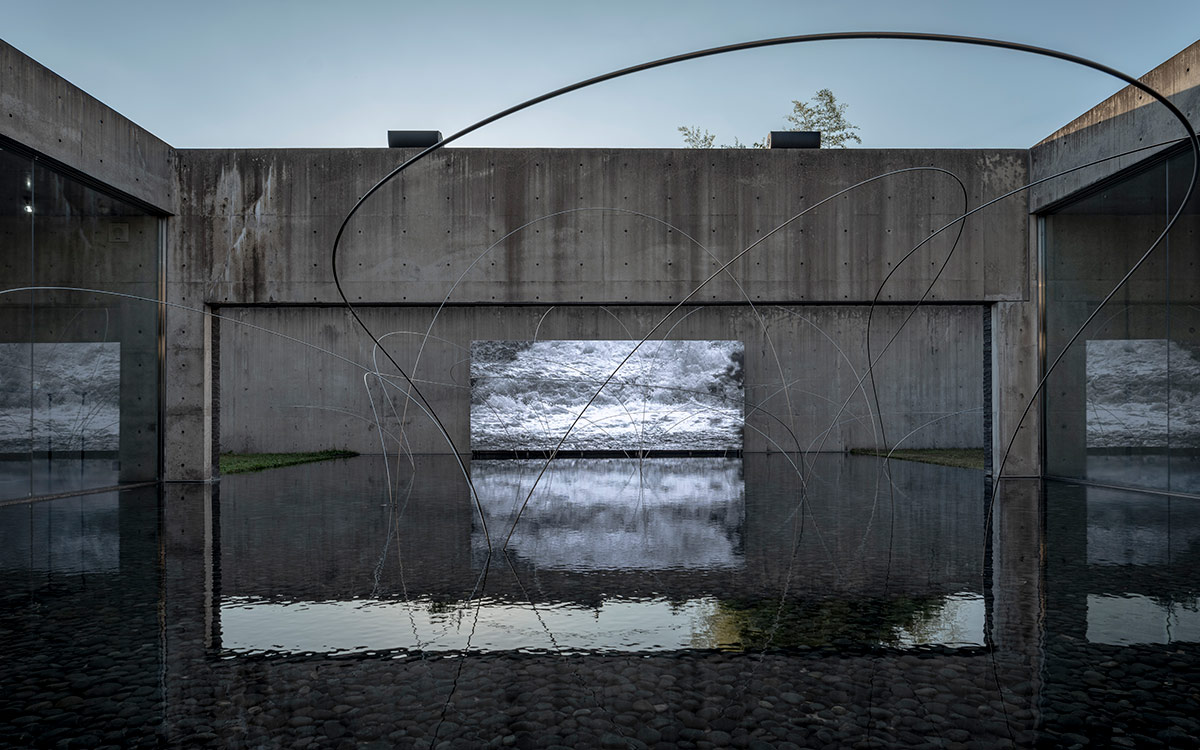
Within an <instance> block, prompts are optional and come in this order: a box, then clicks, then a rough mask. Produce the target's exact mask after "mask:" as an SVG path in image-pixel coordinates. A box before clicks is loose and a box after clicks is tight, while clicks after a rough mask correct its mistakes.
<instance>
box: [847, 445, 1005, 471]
mask: <svg viewBox="0 0 1200 750" xmlns="http://www.w3.org/2000/svg"><path fill="white" fill-rule="evenodd" d="M850 452H851V453H853V454H854V455H856V456H887V455H888V453H887V451H876V450H870V449H867V448H855V449H854V450H852V451H850ZM892 460H893V461H897V460H898V461H920V462H921V463H923V464H938V465H939V466H955V467H957V468H960V469H978V470H980V471H983V448H921V449H916V450H899V451H894V452H893V453H892Z"/></svg>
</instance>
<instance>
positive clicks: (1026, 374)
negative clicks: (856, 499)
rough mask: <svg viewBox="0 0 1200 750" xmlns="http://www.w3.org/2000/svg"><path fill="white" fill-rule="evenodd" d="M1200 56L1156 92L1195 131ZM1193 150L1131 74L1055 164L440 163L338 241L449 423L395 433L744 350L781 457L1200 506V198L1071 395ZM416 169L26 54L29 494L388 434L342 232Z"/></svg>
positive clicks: (15, 257)
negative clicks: (970, 451) (155, 105)
mask: <svg viewBox="0 0 1200 750" xmlns="http://www.w3.org/2000/svg"><path fill="white" fill-rule="evenodd" d="M1198 63H1200V43H1198V44H1196V45H1192V46H1191V47H1189V48H1188V49H1186V50H1184V51H1183V52H1181V53H1180V54H1179V55H1176V56H1175V57H1173V58H1172V59H1171V60H1169V61H1167V62H1166V63H1164V64H1163V65H1161V66H1159V67H1158V68H1156V69H1155V70H1154V71H1151V72H1150V73H1149V74H1147V76H1146V78H1145V81H1146V82H1147V83H1149V84H1150V85H1151V86H1153V87H1155V88H1156V89H1158V90H1159V91H1162V92H1164V93H1166V94H1168V95H1169V96H1171V97H1172V99H1173V101H1174V102H1175V103H1176V104H1177V105H1178V106H1179V107H1180V109H1182V110H1183V111H1184V112H1185V113H1187V115H1188V116H1189V117H1190V118H1192V120H1193V122H1196V121H1197V115H1196V112H1197V107H1198V106H1200V65H1198ZM1182 135H1183V133H1182V132H1181V128H1180V127H1179V124H1178V123H1177V122H1176V121H1174V120H1173V119H1172V118H1171V117H1170V115H1169V113H1167V112H1165V111H1164V110H1163V108H1162V107H1161V106H1159V105H1157V104H1155V103H1152V102H1151V101H1150V100H1149V99H1148V97H1146V96H1145V95H1144V94H1142V93H1141V92H1139V91H1137V90H1136V89H1132V88H1131V89H1125V90H1123V91H1121V92H1119V93H1118V94H1116V95H1114V96H1113V97H1112V98H1111V99H1109V100H1108V101H1106V102H1104V103H1102V104H1100V105H1099V106H1097V107H1096V108H1095V109H1093V110H1092V111H1090V112H1088V113H1086V114H1084V115H1083V116H1082V117H1080V118H1079V119H1078V120H1076V121H1075V122H1073V123H1070V124H1069V125H1067V126H1066V127H1064V128H1063V129H1062V130H1060V131H1059V132H1057V133H1054V134H1053V135H1051V136H1050V137H1049V138H1047V139H1046V140H1045V141H1043V142H1042V143H1039V144H1037V145H1035V146H1033V147H1032V148H1031V149H1028V150H1024V149H1015V150H1014V149H1005V150H998V149H968V150H897V149H893V150H872V149H854V150H849V151H828V150H769V151H758V150H711V151H706V150H683V149H662V150H657V149H643V150H627V149H555V150H539V149H520V150H517V149H453V148H448V149H445V150H442V151H439V152H437V153H436V154H434V155H433V156H432V157H431V158H430V159H428V160H426V161H425V162H423V163H422V164H420V165H418V166H417V167H415V168H414V169H413V170H412V171H410V172H407V173H406V174H405V175H404V176H403V177H402V178H401V179H398V180H395V181H393V182H392V183H390V184H389V185H388V186H386V187H385V188H384V189H382V190H381V191H380V192H379V193H377V194H376V195H375V196H374V197H373V198H372V199H371V201H370V202H368V203H367V204H366V205H365V207H364V208H363V210H362V211H360V212H359V213H358V214H357V215H356V216H355V218H354V220H353V221H352V222H351V223H350V225H349V226H348V228H347V232H346V236H345V240H344V242H343V245H342V248H341V250H340V253H339V257H338V271H339V273H340V274H341V279H342V285H343V288H344V289H345V292H346V295H347V297H348V298H349V300H350V301H351V302H352V303H353V304H354V305H355V306H357V308H358V309H359V311H360V314H361V315H362V318H363V320H364V321H365V322H366V323H367V325H368V326H369V327H370V328H371V329H372V331H374V332H375V333H376V334H377V335H383V334H389V336H388V338H387V340H386V345H387V347H388V350H389V352H390V354H391V356H392V357H394V358H395V361H396V362H397V363H398V364H399V365H400V366H402V367H403V368H405V370H406V371H407V372H408V373H409V374H410V375H411V376H412V377H413V378H414V380H415V381H416V382H417V383H418V384H419V386H420V388H421V390H422V392H423V393H424V394H425V396H426V397H427V398H428V400H429V402H430V404H431V405H432V406H433V408H434V411H435V412H436V413H437V415H438V416H439V417H440V420H441V421H442V423H443V424H444V427H445V431H446V435H443V434H442V432H441V431H440V429H438V427H437V426H436V425H435V423H434V422H433V421H432V420H431V419H429V418H428V417H427V416H425V415H423V414H422V413H420V411H419V409H417V408H416V407H415V406H409V407H408V408H404V407H403V406H402V405H400V406H399V408H398V411H397V413H395V414H391V415H385V417H384V418H383V421H384V422H386V423H387V427H388V431H387V433H386V434H385V436H384V445H385V446H386V447H388V449H389V450H392V449H394V448H395V447H396V446H397V445H398V444H399V443H400V442H403V444H405V445H406V446H407V447H408V448H410V449H411V450H412V451H414V452H416V453H426V454H437V453H446V452H449V451H451V450H452V449H457V450H458V451H460V452H466V451H467V450H468V449H469V446H470V424H469V415H470V409H469V407H470V398H471V389H470V385H471V383H470V367H469V351H470V347H471V343H472V342H473V341H480V340H492V339H509V340H532V339H575V340H591V339H629V340H631V341H636V340H639V339H641V338H642V337H643V336H647V335H649V336H651V338H676V339H703V340H728V339H736V340H738V341H741V342H742V343H743V345H744V349H745V363H744V368H745V375H744V377H745V401H746V403H745V407H744V408H745V417H746V430H745V438H744V439H745V442H744V450H745V451H746V452H748V453H756V452H777V451H783V452H792V451H795V452H800V451H818V450H819V451H839V452H840V451H844V450H847V449H853V448H877V447H888V448H891V447H894V446H896V445H897V444H900V446H901V447H979V446H985V447H987V448H990V451H989V453H990V455H991V456H992V460H993V468H994V469H995V470H997V471H999V470H1001V468H1002V474H1003V476H1006V477H1035V476H1042V475H1047V476H1056V477H1061V478H1068V479H1075V480H1081V481H1091V482H1099V483H1107V484H1114V485H1123V486H1134V487H1142V488H1151V489H1158V490H1169V491H1173V492H1184V493H1190V494H1197V493H1200V472H1198V471H1197V451H1198V449H1200V424H1198V423H1197V419H1196V417H1195V416H1194V414H1196V413H1200V409H1197V408H1196V406H1197V405H1198V400H1200V338H1198V334H1197V333H1196V329H1197V322H1198V321H1197V314H1196V311H1195V305H1196V295H1197V291H1198V289H1197V287H1198V286H1200V284H1198V282H1197V279H1198V277H1197V274H1196V272H1195V268H1194V264H1195V257H1196V251H1197V249H1200V248H1198V247H1197V209H1196V206H1197V205H1200V203H1198V202H1197V201H1196V200H1195V199H1193V200H1192V202H1191V204H1190V205H1189V206H1188V207H1187V208H1186V210H1185V212H1184V215H1183V216H1182V217H1181V219H1180V221H1179V223H1177V224H1176V226H1175V228H1174V229H1173V230H1172V232H1171V233H1170V236H1169V237H1168V238H1167V241H1166V242H1164V243H1163V245H1162V247H1161V248H1160V249H1159V250H1157V251H1156V253H1155V254H1154V255H1153V256H1152V257H1151V259H1150V260H1149V261H1147V263H1145V264H1144V265H1143V266H1142V267H1141V268H1140V269H1139V270H1138V272H1137V274H1135V276H1134V277H1133V278H1132V279H1130V281H1129V283H1128V284H1126V285H1125V287H1124V288H1123V289H1122V291H1121V292H1120V293H1119V294H1118V295H1117V296H1116V297H1115V298H1114V299H1113V300H1112V301H1111V302H1110V303H1109V305H1108V306H1107V307H1106V310H1105V312H1104V314H1103V315H1100V316H1097V317H1096V319H1095V320H1094V321H1093V323H1092V324H1091V325H1089V327H1088V329H1087V330H1085V331H1084V333H1083V334H1082V335H1081V336H1080V337H1079V338H1078V340H1077V341H1076V342H1075V343H1074V344H1073V345H1072V347H1071V349H1070V350H1068V352H1067V354H1066V355H1065V356H1063V357H1062V362H1061V364H1060V365H1059V367H1058V368H1057V369H1056V371H1055V372H1054V373H1052V376H1051V378H1050V379H1049V381H1048V383H1047V388H1046V390H1045V394H1044V395H1045V398H1044V403H1041V402H1039V401H1037V400H1035V396H1036V393H1037V389H1038V383H1039V379H1040V378H1041V376H1042V373H1043V372H1044V371H1045V369H1046V368H1047V366H1048V364H1049V363H1052V362H1054V361H1055V360H1056V359H1058V358H1059V354H1060V353H1061V352H1062V351H1063V347H1064V346H1065V345H1066V343H1067V341H1068V340H1070V338H1071V337H1072V336H1073V334H1074V333H1075V331H1076V330H1078V328H1079V326H1080V325H1082V323H1083V321H1084V320H1085V319H1086V318H1087V316H1088V315H1090V314H1091V312H1092V311H1093V310H1095V308H1096V304H1097V303H1098V302H1099V301H1100V300H1101V299H1102V298H1103V296H1104V295H1105V294H1106V293H1107V291H1108V290H1109V289H1111V288H1112V287H1113V286H1114V285H1115V283H1116V282H1117V280H1119V279H1120V278H1121V277H1122V276H1123V275H1124V274H1125V272H1126V270H1127V269H1128V268H1129V267H1130V265H1131V264H1132V263H1133V262H1134V261H1136V259H1137V258H1138V257H1139V256H1140V255H1141V254H1142V253H1143V252H1144V251H1145V249H1146V248H1148V247H1149V246H1150V245H1151V243H1152V242H1153V241H1154V239H1155V236H1156V234H1157V233H1158V232H1160V231H1161V230H1162V227H1163V226H1164V225H1165V223H1166V218H1167V217H1168V216H1169V215H1170V213H1171V212H1173V211H1174V210H1175V209H1176V207H1177V205H1178V202H1179V198H1180V196H1181V195H1182V189H1183V187H1184V186H1185V184H1186V181H1187V178H1188V177H1189V176H1190V171H1191V165H1190V161H1191V156H1190V153H1191V152H1190V150H1188V147H1187V144H1184V143H1180V142H1178V139H1179V138H1180V137H1181V136H1182ZM381 137H382V133H381ZM1154 143H1162V144H1163V145H1161V146H1157V147H1155V148H1150V149H1147V150H1143V151H1138V152H1136V153H1133V154H1131V155H1128V156H1123V157H1120V158H1115V159H1110V160H1108V161H1104V162H1102V163H1100V164H1098V165H1097V166H1095V167H1091V168H1088V169H1086V170H1082V171H1075V172H1072V173H1070V174H1069V175H1067V176H1065V177H1062V178H1058V179H1055V180H1053V181H1050V182H1046V183H1044V184H1039V185H1037V186H1036V187H1034V188H1033V189H1031V190H1025V191H1022V190H1019V188H1021V187H1022V186H1025V185H1027V184H1029V183H1032V182H1036V181H1038V180H1041V179H1043V178H1046V177H1049V176H1051V175H1053V174H1056V173H1058V172H1061V171H1064V170H1067V169H1071V168H1073V167H1076V166H1079V165H1080V164H1083V163H1086V162H1089V161H1092V160H1096V159H1101V158H1107V157H1111V156H1115V155H1117V154H1121V153H1123V152H1125V151H1131V150H1133V149H1138V148H1145V147H1146V146H1149V145H1151V144H1154ZM412 153H413V152H412V151H404V150H393V149H311V150H308V149H303V150H297V149H279V150H193V149H176V148H173V147H171V146H170V145H168V144H166V143H164V142H162V141H161V140H159V139H157V138H155V137H154V136H153V135H151V134H149V133H147V132H146V131H145V130H143V129H142V128H140V127H138V126H137V125H136V124H135V123H132V122H130V121H129V120H127V119H126V118H124V117H122V116H121V115H120V114H119V113H117V112H114V111H113V110H111V109H110V108H108V107H106V106H104V105H103V104H102V103H100V102H98V101H96V100H95V99H93V98H92V97H90V96H88V95H87V94H86V93H85V92H83V91H81V90H79V89H78V88H76V87H74V86H72V85H71V84H70V83H68V82H67V81H65V80H63V79H62V78H60V77H58V76H57V75H55V74H54V73H52V72H51V71H49V70H47V69H45V68H44V67H42V66H41V65H39V64H38V63H37V62H35V61H33V60H31V59H29V58H28V57H27V56H25V55H23V54H22V53H20V52H18V51H17V50H15V49H14V48H12V47H11V46H8V45H7V44H3V43H0V164H2V167H0V176H2V177H3V188H0V207H2V208H0V257H2V258H3V261H2V264H0V268H2V269H3V283H2V287H3V288H4V293H3V294H2V295H0V319H2V320H3V324H2V325H0V332H2V333H0V336H3V337H4V338H3V340H2V343H0V373H2V374H3V378H4V380H3V387H2V388H0V408H2V409H3V411H2V412H0V419H2V420H3V421H2V422H0V453H2V454H3V456H4V460H3V464H2V466H3V469H2V470H0V499H15V498H25V497H34V496H43V495H47V494H57V493H64V492H75V491H81V490H88V489H96V488H99V487H106V486H115V485H118V484H127V483H135V482H142V481H157V480H167V481H208V480H212V479H215V478H216V477H217V471H216V461H217V456H218V453H219V452H220V451H221V450H234V451H289V450H314V449H323V448H351V449H354V450H358V451H360V452H377V451H379V450H381V448H380V431H379V430H378V424H379V422H380V419H379V418H378V413H379V412H378V408H379V406H380V403H379V402H378V400H377V397H378V395H379V394H380V391H378V390H377V391H372V390H371V389H372V388H377V387H378V386H379V384H380V382H381V381H380V377H379V376H382V377H385V378H388V379H390V380H393V381H394V380H396V377H397V373H396V372H395V370H394V367H393V366H392V365H391V364H390V363H388V364H386V365H382V366H377V365H376V364H374V363H377V362H380V361H383V357H381V356H379V355H377V354H376V353H375V352H373V346H374V345H373V343H372V341H371V339H370V338H368V337H367V336H366V335H364V334H363V333H362V331H361V330H360V329H359V328H358V327H357V326H356V325H355V323H354V321H353V319H352V317H351V315H350V314H349V313H348V311H347V310H346V308H345V307H344V305H343V304H342V301H341V298H340V296H339V295H338V292H337V289H336V288H335V285H334V280H333V276H332V272H331V266H330V251H331V249H332V244H333V239H334V235H335V233H336V232H337V230H338V227H339V225H340V223H341V221H342V218H343V217H344V216H345V215H346V213H347V211H348V210H349V209H350V207H351V206H352V205H353V204H354V202H355V200H356V199H357V198H358V196H359V195H361V194H362V193H363V192H365V191H366V190H367V189H368V188H369V187H370V186H371V185H373V184H374V183H375V181H376V180H378V179H379V178H380V177H381V176H382V175H384V174H386V173H387V172H388V171H389V170H390V169H392V168H393V167H394V166H395V165H396V164H397V163H398V162H399V161H400V160H401V159H402V158H403V157H405V156H408V155H411V154H412ZM872 178H878V179H872ZM843 191H844V192H843ZM1009 192H1013V193H1014V194H1013V196H1012V197H1010V198H1007V199H1005V200H1003V201H1000V202H997V203H996V204H994V205H991V206H989V207H987V208H985V209H983V210H980V211H979V212H977V213H974V214H972V215H971V216H970V217H969V218H968V219H967V220H966V222H965V223H963V224H962V225H961V226H962V231H961V235H959V225H958V224H956V223H955V220H956V219H957V218H958V217H959V216H960V215H962V214H964V213H966V212H967V211H968V210H970V209H973V208H976V207H978V206H980V205H981V204H983V203H985V202H986V201H989V200H991V199H993V198H996V197H998V196H1001V195H1004V194H1006V193H1009ZM827 199H828V200H827ZM943 228H945V230H944V231H941V232H938V230H940V229H943ZM934 232H936V234H934V236H933V237H932V239H931V238H930V235H931V233H934ZM743 251H745V252H744V253H743ZM910 253H911V254H910ZM727 263H728V267H727V268H725V269H724V272H721V273H717V275H716V276H715V277H713V278H712V279H711V280H709V277H710V276H712V275H713V274H714V273H715V272H717V271H718V270H721V269H722V267H723V266H725V265H726V264H727ZM681 302H683V303H684V304H683V305H682V306H679V303H681ZM868 324H869V340H870V344H869V347H870V352H871V355H870V358H869V357H868ZM893 337H894V340H893ZM889 342H890V343H889ZM875 358H878V360H877V361H876V362H875V364H874V369H873V374H874V382H871V380H870V379H869V378H867V372H868V369H869V368H868V362H869V361H870V360H873V359H875ZM376 372H377V373H378V375H375V376H373V375H372V373H376ZM365 376H366V377H365ZM1031 400H1033V407H1032V408H1029V409H1027V407H1028V406H1029V405H1030V402H1031ZM1022 415H1024V416H1022ZM447 436H448V437H449V440H448V439H447ZM389 440H391V441H395V442H392V443H390V444H389V442H388V441H389ZM1010 443H1011V450H1009V445H1010ZM452 446H453V448H452ZM1002 457H1004V461H1003V467H1001V466H1000V463H1001V458H1002Z"/></svg>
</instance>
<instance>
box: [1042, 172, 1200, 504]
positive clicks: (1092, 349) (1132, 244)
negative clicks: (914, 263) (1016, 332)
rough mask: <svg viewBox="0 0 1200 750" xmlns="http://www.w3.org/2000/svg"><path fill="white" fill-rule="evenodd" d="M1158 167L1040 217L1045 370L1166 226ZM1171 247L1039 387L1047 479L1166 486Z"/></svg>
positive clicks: (1148, 264) (1156, 255)
mask: <svg viewBox="0 0 1200 750" xmlns="http://www.w3.org/2000/svg"><path fill="white" fill-rule="evenodd" d="M1166 198H1167V170H1166V165H1165V164H1164V163H1159V164H1157V165H1155V166H1154V167H1152V168H1150V169H1146V170H1143V171H1141V172H1139V173H1137V174H1134V175H1132V176H1130V177H1128V178H1126V179H1124V180H1122V181H1120V182H1118V183H1115V184H1113V185H1110V186H1108V187H1107V188H1105V189H1104V190H1101V191H1099V192H1096V193H1093V194H1091V195H1088V196H1086V197H1083V198H1081V199H1079V200H1077V201H1075V202H1073V203H1071V204H1070V205H1068V206H1065V207H1063V208H1062V209H1060V210H1059V211H1057V212H1055V213H1053V214H1051V215H1048V216H1046V217H1045V224H1044V241H1045V247H1044V252H1045V272H1046V362H1047V366H1048V365H1049V364H1050V363H1053V362H1054V361H1055V359H1056V358H1058V357H1059V355H1060V354H1061V353H1062V352H1063V351H1064V348H1065V347H1066V345H1067V343H1068V341H1070V339H1071V337H1072V336H1073V335H1074V334H1075V333H1076V332H1077V331H1079V330H1080V328H1081V327H1082V326H1083V323H1084V321H1085V320H1087V318H1088V316H1089V315H1091V314H1092V313H1093V312H1095V311H1096V309H1097V307H1098V306H1099V304H1100V302H1101V301H1102V300H1103V299H1104V297H1105V296H1106V295H1107V294H1108V293H1109V292H1110V291H1111V290H1112V289H1113V288H1114V287H1115V286H1116V285H1117V283H1118V282H1119V281H1120V280H1121V279H1122V277H1124V275H1125V274H1126V273H1127V272H1128V271H1129V270H1130V269H1131V268H1132V267H1133V266H1134V264H1136V263H1137V262H1138V260H1139V259H1140V258H1141V257H1142V255H1143V254H1145V252H1146V251H1147V249H1149V248H1150V246H1151V245H1152V244H1153V243H1154V241H1155V239H1156V238H1157V237H1158V236H1159V234H1160V233H1161V232H1162V230H1163V228H1164V226H1165V225H1166V221H1167V215H1166ZM1168 267H1169V265H1168V248H1167V247H1166V246H1165V243H1164V244H1163V245H1161V246H1160V247H1159V248H1157V249H1156V250H1155V251H1154V252H1153V253H1152V254H1151V256H1150V257H1149V258H1148V259H1147V260H1146V261H1145V262H1144V263H1143V264H1142V265H1141V266H1140V267H1139V268H1138V270H1137V271H1136V272H1135V273H1134V274H1133V275H1132V276H1131V277H1130V279H1129V281H1128V282H1126V283H1125V285H1124V286H1123V287H1122V288H1121V289H1120V290H1119V291H1118V292H1117V293H1116V294H1115V295H1114V296H1113V297H1112V299H1111V300H1110V301H1109V302H1108V304H1107V305H1105V307H1104V308H1103V309H1102V310H1101V311H1100V312H1099V314H1098V315H1096V317H1095V318H1094V319H1093V320H1092V322H1091V323H1089V324H1088V325H1087V327H1086V328H1085V329H1084V330H1083V331H1082V333H1080V335H1079V337H1078V339H1077V340H1076V341H1075V343H1074V344H1073V345H1072V346H1071V347H1070V348H1069V349H1066V354H1065V355H1063V357H1062V360H1061V362H1059V364H1058V366H1057V368H1056V369H1055V370H1054V371H1053V372H1052V373H1051V375H1050V377H1049V378H1048V379H1047V383H1046V407H1045V408H1046V421H1045V424H1046V428H1045V429H1046V471H1047V473H1048V474H1051V475H1054V476H1065V477H1074V478H1079V479H1089V480H1093V481H1098V482H1103V483H1107V484H1114V485H1123V486H1136V487H1145V488H1153V489H1167V488H1168V485H1169V481H1168V468H1169V466H1168V463H1169V459H1168V452H1169V446H1170V441H1169V429H1170V408H1169V403H1170V372H1169V362H1170V361H1171V357H1172V355H1173V354H1174V353H1176V351H1177V349H1178V347H1177V345H1176V343H1175V342H1173V341H1171V336H1170V333H1171V330H1170V325H1169V321H1170V315H1169V313H1170V309H1169V307H1168V303H1169V295H1168V290H1169V287H1168V278H1169V276H1168Z"/></svg>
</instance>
